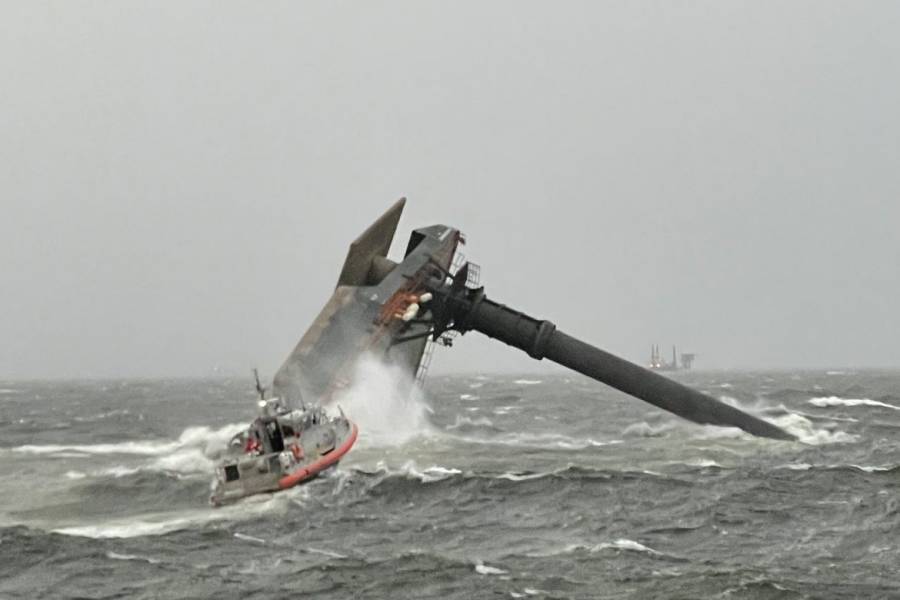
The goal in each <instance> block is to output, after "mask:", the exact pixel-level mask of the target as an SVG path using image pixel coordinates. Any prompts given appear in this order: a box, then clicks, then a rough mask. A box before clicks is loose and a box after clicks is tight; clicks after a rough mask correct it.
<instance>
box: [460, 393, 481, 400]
mask: <svg viewBox="0 0 900 600" xmlns="http://www.w3.org/2000/svg"><path fill="white" fill-rule="evenodd" d="M459 399H460V400H478V399H479V397H478V396H476V395H475V394H460V395H459Z"/></svg>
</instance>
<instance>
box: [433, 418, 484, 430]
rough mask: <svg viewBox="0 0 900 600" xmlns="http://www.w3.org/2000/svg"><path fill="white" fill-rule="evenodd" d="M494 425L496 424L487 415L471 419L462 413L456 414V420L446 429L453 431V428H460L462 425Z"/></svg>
mask: <svg viewBox="0 0 900 600" xmlns="http://www.w3.org/2000/svg"><path fill="white" fill-rule="evenodd" d="M465 426H469V427H493V426H494V424H493V423H492V422H491V420H490V419H488V418H487V417H478V418H477V419H471V418H469V417H464V416H461V415H456V421H454V422H453V424H452V425H447V426H446V427H444V429H446V430H448V431H451V430H453V429H459V428H460V427H465Z"/></svg>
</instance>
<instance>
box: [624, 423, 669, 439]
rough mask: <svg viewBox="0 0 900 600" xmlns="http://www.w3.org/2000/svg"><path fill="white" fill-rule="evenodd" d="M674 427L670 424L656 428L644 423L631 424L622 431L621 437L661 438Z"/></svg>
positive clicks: (663, 424)
mask: <svg viewBox="0 0 900 600" xmlns="http://www.w3.org/2000/svg"><path fill="white" fill-rule="evenodd" d="M673 427H674V425H673V424H672V423H662V424H660V425H657V426H655V427H654V426H653V425H650V424H649V423H647V422H646V421H641V422H640V423H632V424H631V425H629V426H628V427H626V428H625V429H623V430H622V435H625V436H633V437H661V436H662V435H663V434H665V433H666V432H667V431H669V430H671V429H672V428H673Z"/></svg>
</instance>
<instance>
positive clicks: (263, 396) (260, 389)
mask: <svg viewBox="0 0 900 600" xmlns="http://www.w3.org/2000/svg"><path fill="white" fill-rule="evenodd" d="M253 379H255V380H256V393H257V394H259V399H260V400H265V399H266V388H264V387H263V385H262V384H261V383H260V382H259V371H258V370H257V369H255V368H254V369H253Z"/></svg>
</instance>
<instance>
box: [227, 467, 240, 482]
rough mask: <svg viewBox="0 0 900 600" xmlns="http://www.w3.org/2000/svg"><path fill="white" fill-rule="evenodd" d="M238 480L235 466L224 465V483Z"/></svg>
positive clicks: (238, 474)
mask: <svg viewBox="0 0 900 600" xmlns="http://www.w3.org/2000/svg"><path fill="white" fill-rule="evenodd" d="M240 478H241V474H240V473H238V466H237V465H225V481H237V480H238V479H240Z"/></svg>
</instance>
